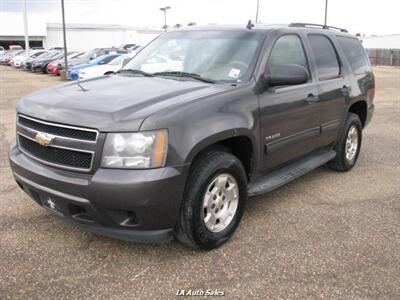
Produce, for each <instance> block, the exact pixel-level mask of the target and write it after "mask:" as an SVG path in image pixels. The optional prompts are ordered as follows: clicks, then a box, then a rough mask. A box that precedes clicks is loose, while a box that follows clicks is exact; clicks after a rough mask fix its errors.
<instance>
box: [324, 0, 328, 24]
mask: <svg viewBox="0 0 400 300" xmlns="http://www.w3.org/2000/svg"><path fill="white" fill-rule="evenodd" d="M327 20H328V0H325V21H324V26H326V24H327Z"/></svg>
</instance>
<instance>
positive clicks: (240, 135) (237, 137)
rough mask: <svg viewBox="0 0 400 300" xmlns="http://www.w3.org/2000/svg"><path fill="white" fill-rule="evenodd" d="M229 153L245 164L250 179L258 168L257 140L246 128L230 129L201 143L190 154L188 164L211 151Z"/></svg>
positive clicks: (187, 159)
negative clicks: (255, 168)
mask: <svg viewBox="0 0 400 300" xmlns="http://www.w3.org/2000/svg"><path fill="white" fill-rule="evenodd" d="M216 150H221V151H227V152H228V153H231V154H233V155H234V156H236V157H237V158H238V159H239V160H240V161H241V162H242V164H243V166H244V168H245V170H246V175H247V177H248V179H249V178H250V176H251V174H252V173H253V172H254V167H255V166H256V162H255V160H256V152H255V151H256V139H255V137H254V135H253V133H252V132H251V131H250V130H249V129H246V128H238V129H230V130H225V131H223V132H219V133H216V134H214V135H212V136H210V137H207V138H205V139H203V140H201V141H199V142H198V143H197V144H196V145H195V146H194V147H193V149H192V150H191V151H190V152H189V154H188V156H187V158H186V162H187V163H193V162H195V161H196V160H197V159H199V158H200V157H203V156H204V155H206V153H207V152H210V151H216Z"/></svg>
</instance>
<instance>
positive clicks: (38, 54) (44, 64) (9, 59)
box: [0, 45, 141, 80]
mask: <svg viewBox="0 0 400 300" xmlns="http://www.w3.org/2000/svg"><path fill="white" fill-rule="evenodd" d="M140 49H141V47H140V46H137V45H130V47H128V48H127V47H123V46H121V47H119V48H115V47H112V48H95V49H92V50H90V51H68V52H67V61H68V73H67V74H66V77H67V78H68V79H70V80H78V79H88V78H93V77H98V76H102V75H110V74H114V73H116V72H117V71H118V70H119V69H121V68H122V66H123V65H124V64H126V63H127V62H128V61H129V60H130V59H131V58H132V57H133V56H135V55H136V53H137V52H138V51H139V50H140ZM0 64H2V65H8V66H13V67H15V68H19V69H21V70H28V71H32V72H42V73H44V74H52V75H56V76H59V75H60V74H61V72H62V70H64V69H65V60H64V49H63V48H52V49H47V50H46V49H43V48H39V49H38V48H35V49H30V50H29V53H27V51H25V50H23V49H11V50H7V51H0Z"/></svg>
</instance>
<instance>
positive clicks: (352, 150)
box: [328, 113, 362, 172]
mask: <svg viewBox="0 0 400 300" xmlns="http://www.w3.org/2000/svg"><path fill="white" fill-rule="evenodd" d="M361 141H362V125H361V121H360V118H359V117H358V115H356V114H353V113H349V114H348V117H347V119H346V123H345V126H344V128H343V133H342V135H341V137H340V139H339V142H338V143H337V145H336V147H335V150H336V152H337V155H336V157H335V158H334V159H333V160H332V161H330V162H329V163H328V166H329V167H330V168H331V169H334V170H338V171H342V172H345V171H349V170H351V169H352V168H353V167H354V165H355V164H356V162H357V159H358V155H359V154H360V148H361Z"/></svg>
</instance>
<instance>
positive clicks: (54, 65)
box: [47, 51, 85, 76]
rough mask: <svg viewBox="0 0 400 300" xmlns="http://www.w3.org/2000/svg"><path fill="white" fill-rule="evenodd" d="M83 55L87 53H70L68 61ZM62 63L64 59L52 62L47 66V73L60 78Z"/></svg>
mask: <svg viewBox="0 0 400 300" xmlns="http://www.w3.org/2000/svg"><path fill="white" fill-rule="evenodd" d="M83 53H85V52H83V51H81V52H72V53H70V54H69V55H68V59H71V58H75V57H78V56H80V55H82V54H83ZM62 61H63V58H62V59H56V60H54V61H52V62H51V63H49V64H48V65H47V73H48V74H53V75H56V76H60V64H61V62H62Z"/></svg>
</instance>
